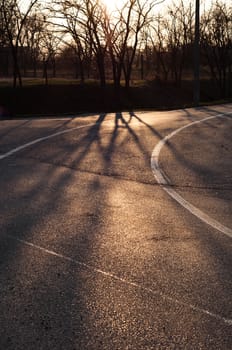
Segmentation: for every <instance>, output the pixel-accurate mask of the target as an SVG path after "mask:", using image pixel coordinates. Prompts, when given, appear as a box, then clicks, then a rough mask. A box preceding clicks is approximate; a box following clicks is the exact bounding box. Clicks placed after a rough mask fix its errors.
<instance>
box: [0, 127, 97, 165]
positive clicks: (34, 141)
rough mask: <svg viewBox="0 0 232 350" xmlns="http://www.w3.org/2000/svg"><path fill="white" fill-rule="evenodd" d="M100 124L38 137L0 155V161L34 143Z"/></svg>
mask: <svg viewBox="0 0 232 350" xmlns="http://www.w3.org/2000/svg"><path fill="white" fill-rule="evenodd" d="M99 124H100V123H91V124H87V125H81V126H77V127H75V128H71V129H66V130H62V131H58V132H55V133H54V134H51V135H48V136H45V137H40V138H38V139H35V140H33V141H31V142H28V143H25V144H24V145H21V146H19V147H16V148H14V149H12V150H11V151H9V152H7V153H4V154H1V155H0V160H2V159H4V158H7V157H10V156H12V155H13V154H15V153H17V152H19V151H21V150H23V149H25V148H27V147H30V146H33V145H35V144H36V143H39V142H42V141H45V140H49V139H52V138H53V137H56V136H59V135H63V134H67V133H69V132H72V131H74V130H78V129H83V128H87V127H89V126H94V125H96V126H97V125H99Z"/></svg>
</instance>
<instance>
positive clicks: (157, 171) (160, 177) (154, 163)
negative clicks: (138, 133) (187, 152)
mask: <svg viewBox="0 0 232 350" xmlns="http://www.w3.org/2000/svg"><path fill="white" fill-rule="evenodd" d="M230 114H232V112H230V113H223V114H217V115H214V116H211V117H207V118H204V119H201V120H197V121H194V122H192V123H190V124H187V125H185V126H182V127H181V128H179V129H176V130H174V131H173V132H172V133H170V134H169V135H167V136H165V137H164V138H163V139H162V140H160V141H159V142H158V144H157V145H156V146H155V148H154V149H153V152H152V156H151V168H152V171H153V174H154V176H155V178H156V180H157V182H158V184H160V186H162V188H163V189H164V191H166V192H167V193H168V194H169V196H171V197H172V198H173V199H175V200H176V201H177V202H178V203H179V204H180V205H182V206H183V207H184V208H185V209H187V210H188V211H189V212H190V213H192V214H193V215H195V216H196V217H197V218H198V219H200V220H201V221H203V222H205V223H206V224H207V225H210V226H211V227H213V228H215V229H216V230H218V231H220V232H222V233H224V234H225V235H227V236H228V237H230V238H232V229H230V228H229V227H226V226H224V225H222V224H221V223H220V222H218V221H216V220H214V219H213V218H211V217H210V216H208V215H207V214H205V213H204V212H203V211H201V210H200V209H198V208H197V207H195V206H194V205H192V204H191V203H189V202H188V201H187V200H185V199H184V198H183V197H182V196H181V195H180V194H179V193H177V192H176V191H175V190H174V189H173V188H171V187H170V185H171V184H170V182H169V180H168V179H167V176H166V175H165V174H164V172H163V171H162V169H161V168H160V166H159V156H160V152H161V150H162V148H163V147H164V146H165V145H166V143H167V141H169V140H170V139H171V138H172V137H173V136H175V135H176V134H178V133H179V132H181V131H183V130H184V129H187V128H189V127H191V126H193V125H196V124H200V123H204V122H205V121H207V120H210V119H214V118H225V117H227V116H228V115H230Z"/></svg>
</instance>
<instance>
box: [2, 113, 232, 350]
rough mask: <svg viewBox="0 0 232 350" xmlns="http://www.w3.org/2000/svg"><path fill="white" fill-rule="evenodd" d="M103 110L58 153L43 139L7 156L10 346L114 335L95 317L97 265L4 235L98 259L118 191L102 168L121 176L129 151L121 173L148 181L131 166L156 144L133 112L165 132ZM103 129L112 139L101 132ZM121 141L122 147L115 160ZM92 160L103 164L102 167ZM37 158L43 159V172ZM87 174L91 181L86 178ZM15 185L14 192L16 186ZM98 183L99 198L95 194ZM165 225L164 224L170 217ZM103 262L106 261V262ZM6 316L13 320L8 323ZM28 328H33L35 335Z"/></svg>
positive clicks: (5, 276)
mask: <svg viewBox="0 0 232 350" xmlns="http://www.w3.org/2000/svg"><path fill="white" fill-rule="evenodd" d="M106 117H107V115H106V114H101V115H99V117H98V119H97V120H96V123H95V125H94V126H91V127H89V128H88V130H87V131H84V132H82V133H81V135H78V137H77V138H76V135H74V136H73V139H72V140H70V141H69V139H68V138H67V137H66V135H64V136H62V137H60V138H59V140H51V143H52V144H53V146H54V149H56V147H57V148H58V150H56V151H55V154H54V150H52V147H53V146H51V148H50V149H49V150H48V149H47V147H46V146H44V145H43V144H41V145H37V146H36V148H35V147H32V148H30V149H27V150H24V151H23V152H22V153H20V154H19V155H16V156H15V157H12V158H11V159H10V160H9V159H8V160H6V161H5V162H4V164H5V165H4V167H3V168H4V174H2V177H1V179H2V180H1V181H2V182H3V185H4V189H5V192H4V195H3V196H2V197H1V211H2V214H3V215H2V219H1V220H2V234H1V240H2V242H1V270H2V272H1V279H2V282H3V283H2V286H3V285H4V284H5V286H6V288H9V289H8V290H7V292H6V289H4V288H3V289H2V290H1V294H2V297H3V295H4V294H7V295H10V294H11V293H12V290H11V288H13V289H14V293H15V295H16V294H18V296H17V298H18V299H17V307H15V305H14V304H11V300H10V299H9V301H8V303H7V302H6V304H5V305H3V309H4V310H3V314H4V315H5V316H4V318H5V320H6V321H7V322H5V326H4V327H3V328H2V331H1V333H2V334H1V335H2V338H1V339H2V340H1V342H2V345H3V346H5V347H7V346H8V347H9V348H10V346H9V341H10V340H9V339H10V338H11V341H12V342H14V341H17V342H18V343H20V345H21V347H23V346H27V347H28V346H33V348H38V349H39V348H41V341H42V344H44V348H45V346H46V345H47V344H49V346H50V348H56V347H57V341H58V339H59V342H60V344H61V346H60V348H66V349H69V348H70V349H71V348H72V347H74V346H77V348H78V347H79V348H87V346H88V339H93V338H94V337H95V344H96V347H97V346H99V347H100V346H101V342H102V341H103V338H104V337H108V341H109V343H110V341H111V340H110V339H109V334H110V331H111V332H112V329H110V325H109V324H108V329H106V330H105V334H103V335H102V336H101V335H99V329H98V324H99V323H98V322H99V321H98V319H97V317H101V316H102V315H101V314H100V311H99V310H98V311H99V315H96V316H94V313H95V312H96V309H97V307H96V305H94V297H93V299H92V304H91V300H89V297H90V299H91V298H92V297H91V295H93V294H94V288H96V286H95V283H97V282H98V281H97V277H96V276H94V277H93V276H92V273H90V272H88V271H86V270H85V269H84V268H83V267H81V268H80V269H79V268H78V266H77V265H76V264H75V262H71V261H70V262H69V261H65V260H62V259H61V260H59V259H58V257H53V258H51V255H49V254H48V255H47V253H46V252H45V251H44V252H40V253H39V251H37V253H39V254H37V253H36V252H35V254H34V257H33V256H31V254H32V255H33V252H28V251H27V249H26V252H25V251H24V250H23V248H22V246H21V244H19V242H17V241H16V240H13V239H10V240H9V239H8V238H6V237H7V235H11V236H15V237H17V238H19V239H23V240H25V241H29V242H31V241H32V242H33V243H35V244H37V245H38V246H42V247H44V248H45V249H48V250H49V249H50V250H52V251H55V252H57V253H59V254H63V255H65V256H71V257H72V258H73V259H74V260H77V261H80V262H84V263H87V264H90V265H92V263H93V265H96V264H99V262H100V261H99V257H96V254H98V251H99V252H100V249H101V245H102V244H103V243H104V242H102V237H103V236H104V234H105V232H104V230H105V229H106V227H105V224H104V222H103V220H104V217H105V208H106V207H108V206H109V205H111V204H110V203H109V195H108V191H110V192H112V195H113V192H114V183H109V182H108V183H107V188H106V187H105V185H104V184H103V183H101V181H100V177H99V175H106V176H121V177H122V174H120V173H119V172H117V167H118V166H119V164H120V157H121V156H122V155H123V154H124V153H125V152H126V153H127V157H128V159H131V160H132V159H134V160H135V163H134V165H135V167H134V168H132V172H131V173H130V174H129V176H127V175H126V176H123V177H124V178H125V179H126V180H129V179H131V178H132V179H133V180H136V181H140V180H141V182H142V183H143V181H142V178H143V176H141V178H137V177H133V176H132V174H133V173H134V172H135V169H138V160H139V161H140V162H141V160H140V158H142V157H143V158H145V162H144V160H143V161H142V162H141V169H142V168H144V166H145V164H146V166H147V167H148V168H149V167H150V155H151V150H150V145H149V142H147V141H146V140H142V139H141V134H140V131H139V130H137V129H136V128H134V127H133V121H134V120H136V121H138V122H139V123H140V124H141V125H143V126H144V127H146V128H147V129H148V130H149V133H151V134H152V135H154V136H155V137H156V138H158V139H161V138H162V135H161V134H160V133H159V132H158V131H157V130H156V129H155V128H153V127H151V126H150V125H149V124H147V123H146V122H145V121H143V120H142V119H141V118H139V117H138V116H137V115H136V114H135V113H133V112H130V113H129V115H128V119H127V118H126V117H125V116H124V115H123V114H122V113H117V114H116V115H115V120H114V124H113V126H109V129H107V128H108V127H107V128H106V129H107V130H102V126H103V124H105V123H103V122H105V121H106ZM106 122H107V121H106ZM104 137H106V138H107V140H104ZM129 140H130V143H132V144H134V146H135V148H136V152H135V151H133V149H132V148H130V143H129ZM49 142H50V141H49ZM64 142H65V143H64ZM55 146H56V147H55ZM128 146H129V148H127V147H128ZM119 147H120V152H121V153H120V156H119V158H116V162H115V163H114V157H116V153H117V152H118V151H119ZM169 147H171V146H170V145H169ZM93 151H95V152H97V157H96V154H95V155H93V157H92V156H90V153H91V152H93ZM137 152H138V153H137ZM67 156H68V157H69V159H67ZM88 157H90V158H89V160H88ZM36 161H39V163H36ZM83 161H85V162H87V161H88V162H89V166H88V167H86V164H81V163H82V162H83ZM18 162H19V164H18V165H17V163H18ZM95 162H98V163H99V164H100V167H99V168H97V171H95V165H96V163H95ZM10 163H12V164H13V163H14V164H15V165H16V166H18V169H17V176H15V171H13V172H12V171H11V170H9V169H8V170H7V167H8V166H9V164H10ZM40 163H41V164H42V167H43V171H42V172H41V175H40V171H41V169H40ZM57 165H59V166H60V167H57ZM67 168H68V169H67ZM15 169H16V168H15ZM70 170H71V171H70ZM72 170H75V171H72ZM149 172H150V169H149ZM88 173H89V174H90V175H88ZM85 174H86V175H85ZM84 177H86V180H88V184H85V183H84V181H83V179H84ZM151 177H152V175H149V176H148V177H147V180H146V181H145V183H146V182H147V183H148V184H154V183H155V181H154V180H153V179H152V180H150V178H151ZM69 186H71V190H70V191H69V190H68V187H69ZM12 187H13V188H14V193H12V194H11V190H12ZM80 187H81V188H82V190H81V191H80V190H79V188H80ZM93 190H94V197H95V199H94V200H92V201H91V196H92V195H93V194H92V191H93ZM86 198H89V203H88V205H87V207H83V206H82V204H83V203H84V201H85V199H86ZM173 206H175V204H174V203H173ZM57 218H58V220H57ZM55 225H56V226H55ZM163 225H164V227H165V226H167V224H166V223H165V221H164V222H163ZM40 228H41V229H40ZM64 229H65V231H64ZM198 239H199V237H198ZM200 239H201V242H202V245H203V246H205V243H207V244H208V243H209V241H210V233H209V235H207V234H206V236H205V237H204V238H203V237H201V238H200ZM219 239H220V238H219ZM219 239H218V241H216V240H215V242H217V244H216V243H213V242H212V243H211V247H210V248H209V247H208V248H206V247H204V248H205V249H206V250H207V252H208V254H209V255H210V257H211V258H212V259H213V254H214V252H215V251H217V252H219V253H220V256H224V257H223V259H222V260H221V261H217V263H218V264H219V266H221V268H220V267H219V268H218V277H219V279H220V284H221V283H223V277H224V276H223V274H225V272H224V269H225V267H226V268H227V269H228V267H229V266H227V265H228V261H229V255H228V254H229V252H228V251H227V250H228V249H227V248H226V247H225V246H224V245H222V244H221V243H220V242H219ZM45 242H46V244H45ZM44 244H45V246H44ZM61 247H62V248H61ZM30 249H32V250H33V248H32V247H31V248H30V247H29V248H28V250H30ZM61 250H62V251H61ZM27 254H28V255H29V256H30V259H31V262H30V264H31V266H28V262H27V260H26V256H27ZM223 254H224V255H223ZM170 259H171V258H170ZM58 260H59V261H58ZM113 263H114V262H112V265H111V266H110V267H109V266H108V268H109V269H113ZM102 265H103V267H104V262H103V263H102ZM36 266H37V268H36ZM83 270H84V271H83ZM9 271H10V273H9ZM111 272H112V271H111ZM228 272H229V271H228ZM226 275H227V273H226ZM225 277H226V276H225ZM143 278H144V276H143ZM4 281H7V282H5V283H4ZM22 283H25V284H26V285H27V287H26V288H25V286H24V287H23V288H22V290H21V291H20V285H21V284H22ZM222 285H223V284H222ZM2 300H3V298H2ZM12 315H14V318H13V319H11V317H12ZM111 316H112V315H111ZM22 317H23V320H22ZM118 317H120V315H119V316H118ZM10 319H11V321H10ZM9 322H11V323H12V325H11V327H9V328H8V326H9ZM1 323H2V322H1ZM29 334H32V335H33V340H32V339H31V338H30V336H29ZM116 335H117V330H114V331H113V336H115V337H116ZM101 337H102V338H101ZM112 345H113V340H112ZM13 346H14V345H13ZM13 346H12V348H13Z"/></svg>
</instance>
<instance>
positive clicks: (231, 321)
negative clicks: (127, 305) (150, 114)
mask: <svg viewBox="0 0 232 350" xmlns="http://www.w3.org/2000/svg"><path fill="white" fill-rule="evenodd" d="M221 116H222V115H221ZM218 117H219V116H218ZM211 118H216V116H214V117H209V118H206V119H204V120H207V119H211ZM200 122H203V120H201V121H197V122H194V123H191V124H188V125H187V126H184V127H182V128H180V129H178V130H176V131H174V132H173V133H172V134H170V135H171V136H170V135H169V136H170V137H166V138H164V139H163V140H161V141H160V142H159V144H158V145H157V147H155V149H154V151H153V153H154V155H153V154H152V159H151V163H152V169H153V170H154V172H157V174H156V175H155V176H157V179H159V180H160V182H159V181H158V180H157V181H158V182H159V183H160V184H163V185H167V184H168V182H167V180H165V178H164V175H162V171H161V169H160V168H159V165H158V159H159V153H160V151H161V149H162V147H163V146H164V144H165V143H166V141H167V140H168V139H169V138H171V137H172V136H174V135H175V134H176V133H177V132H179V131H181V130H183V129H185V128H187V127H188V126H190V125H192V124H195V123H200ZM98 124H100V123H91V124H87V125H82V126H78V127H75V128H72V129H66V130H63V131H59V132H56V133H54V134H51V135H48V136H45V137H41V138H38V139H36V140H34V141H31V142H28V143H26V144H24V145H21V146H19V147H16V148H14V149H13V150H11V151H9V152H7V153H5V154H2V155H0V160H2V159H4V158H7V157H10V156H11V155H13V154H15V153H17V152H19V151H21V150H23V149H25V148H27V147H29V146H32V145H35V144H36V143H39V142H42V141H45V140H48V139H51V138H53V137H56V136H59V135H62V134H65V133H69V132H72V131H74V130H78V129H82V128H87V127H89V126H94V125H98ZM164 140H166V141H164ZM156 149H157V150H158V151H156ZM153 163H154V164H153ZM165 190H166V189H165ZM174 192H175V191H174ZM176 195H177V194H175V197H176ZM181 198H182V197H181ZM175 199H176V198H175ZM183 200H184V199H182V201H183ZM187 203H188V202H187ZM195 209H197V208H195ZM219 225H220V224H219ZM6 237H8V238H10V239H14V240H16V241H18V242H19V243H21V244H23V245H26V246H29V247H32V248H34V249H36V250H40V251H42V252H43V253H45V254H49V255H52V256H54V257H57V258H60V259H62V260H66V261H69V262H72V263H75V264H76V265H78V266H81V267H82V268H86V269H88V270H90V271H92V272H95V273H99V274H101V275H103V276H106V277H108V278H111V279H114V280H116V281H118V282H121V283H124V284H126V285H129V286H132V287H134V288H136V289H140V290H142V291H144V292H147V293H150V294H152V295H155V296H158V297H160V298H162V299H164V300H167V301H169V302H172V303H175V304H177V305H181V306H183V307H186V308H189V309H191V310H193V311H195V312H198V313H201V314H204V315H205V316H209V317H211V318H214V319H216V320H218V321H220V322H223V323H225V324H226V325H229V326H232V319H228V318H226V317H223V316H220V315H218V314H215V313H213V312H211V311H209V310H206V309H202V308H200V307H197V306H194V305H192V304H188V303H185V302H182V301H179V300H177V299H174V298H172V297H170V296H168V295H166V294H164V293H162V292H159V291H156V290H154V289H151V288H148V287H144V286H142V285H140V284H138V283H136V282H132V281H129V280H126V279H124V278H121V277H119V276H117V275H115V274H112V273H110V272H107V271H103V270H101V269H97V268H95V267H93V266H91V265H88V264H86V263H84V262H81V261H78V260H75V259H72V258H70V257H68V256H65V255H63V254H59V253H56V252H54V251H52V250H49V249H46V248H43V247H41V246H38V245H36V244H34V243H31V242H28V241H26V240H23V239H20V238H18V237H15V236H12V235H6Z"/></svg>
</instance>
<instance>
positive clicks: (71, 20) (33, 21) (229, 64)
mask: <svg viewBox="0 0 232 350" xmlns="http://www.w3.org/2000/svg"><path fill="white" fill-rule="evenodd" d="M158 3H160V1H159V0H152V1H150V0H130V1H124V4H123V5H121V7H120V8H119V9H117V10H116V9H115V10H114V11H111V12H110V11H109V10H108V9H107V7H106V6H105V5H104V3H103V2H101V1H100V0H55V1H51V2H50V3H49V2H40V1H39V0H30V1H29V2H28V5H27V7H26V8H25V2H23V3H22V2H21V3H20V1H19V0H0V67H1V68H0V74H1V75H2V76H9V75H12V76H13V84H14V86H17V85H19V86H21V85H22V77H24V76H29V75H30V76H32V77H39V76H41V74H42V76H43V78H44V79H45V82H46V83H47V82H48V77H49V76H52V77H56V76H57V77H58V76H59V77H60V76H62V77H68V78H70V77H72V78H76V79H79V80H80V82H81V83H82V84H84V83H85V81H86V80H88V79H94V80H98V81H99V84H100V85H101V86H102V87H104V86H105V85H106V82H107V81H108V80H111V81H113V84H114V86H115V87H116V88H118V87H120V86H121V85H122V84H123V85H125V86H126V87H130V85H131V83H132V81H133V79H141V80H145V79H148V80H152V79H153V80H154V79H156V80H157V81H160V82H165V81H173V82H174V83H175V84H176V85H179V86H180V85H181V82H182V81H183V79H191V76H192V66H193V45H194V18H195V1H189V2H187V4H186V1H183V0H181V1H179V2H178V3H177V2H176V1H175V2H173V4H172V5H171V6H169V7H167V8H166V10H165V12H164V11H162V14H159V13H158V12H157V6H156V5H157V4H158ZM23 4H24V6H22V5H23ZM163 6H165V1H164V2H163ZM201 10H202V11H201V23H200V50H201V76H202V77H203V78H205V77H207V79H212V81H214V82H216V84H217V86H218V88H219V89H220V93H221V96H222V97H226V96H231V81H232V7H231V6H230V5H229V4H228V3H227V2H223V1H215V2H214V3H213V4H212V6H211V7H210V8H209V9H201Z"/></svg>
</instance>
